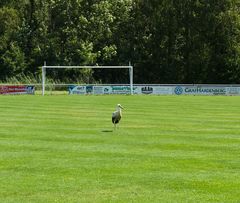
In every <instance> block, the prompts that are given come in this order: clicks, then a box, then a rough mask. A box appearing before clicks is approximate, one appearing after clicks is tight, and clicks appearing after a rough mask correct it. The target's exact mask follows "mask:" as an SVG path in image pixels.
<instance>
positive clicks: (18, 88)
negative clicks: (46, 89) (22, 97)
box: [0, 85, 35, 94]
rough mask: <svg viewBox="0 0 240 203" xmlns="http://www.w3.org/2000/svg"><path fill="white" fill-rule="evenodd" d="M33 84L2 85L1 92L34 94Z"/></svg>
mask: <svg viewBox="0 0 240 203" xmlns="http://www.w3.org/2000/svg"><path fill="white" fill-rule="evenodd" d="M34 92H35V87H34V86H32V85H28V86H26V85H0V94H34Z"/></svg>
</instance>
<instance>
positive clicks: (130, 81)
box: [42, 63, 133, 96]
mask: <svg viewBox="0 0 240 203" xmlns="http://www.w3.org/2000/svg"><path fill="white" fill-rule="evenodd" d="M50 68H52V69H58V68H59V69H60V68H65V69H71V68H90V69H107V68H108V69H121V68H124V69H129V84H130V92H131V95H133V66H131V65H129V66H47V65H46V63H44V66H42V95H43V96H44V95H45V81H46V69H50Z"/></svg>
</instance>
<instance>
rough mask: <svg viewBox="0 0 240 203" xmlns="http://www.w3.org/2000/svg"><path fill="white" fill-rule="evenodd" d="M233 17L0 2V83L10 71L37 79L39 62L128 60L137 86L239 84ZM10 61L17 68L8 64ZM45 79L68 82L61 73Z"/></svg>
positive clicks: (223, 12) (175, 9) (79, 3)
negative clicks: (30, 75)
mask: <svg viewBox="0 0 240 203" xmlns="http://www.w3.org/2000/svg"><path fill="white" fill-rule="evenodd" d="M239 13H240V4H239V2H238V1H236V0H220V1H217V2H216V1H211V0H206V1H200V0H174V1H173V0H163V1H159V0H151V1H143V0H121V1H119V0H112V1H109V0H99V1H89V0H61V1H60V0H51V1H48V0H29V1H27V0H21V1H18V2H16V1H12V0H11V1H5V0H4V1H1V3H0V56H1V58H0V73H1V74H0V75H1V77H0V79H1V80H3V79H4V78H7V77H11V74H15V72H16V69H19V71H20V72H21V71H22V72H23V73H25V74H29V73H33V74H36V73H37V72H38V71H39V70H38V68H39V66H41V65H42V64H43V62H44V61H47V64H49V65H94V64H96V63H97V64H100V65H101V64H104V65H110V64H117V65H123V64H124V65H126V64H128V62H129V61H131V62H132V64H133V65H134V67H135V71H134V72H135V78H134V81H135V82H137V83H239V82H240V79H239V78H240V67H239V66H240V65H239V61H240V43H239V42H240V14H239ZM11 44H14V48H13V47H11V46H12V45H11ZM14 55H16V56H17V57H18V58H17V59H16V62H13V61H12V62H10V61H11V60H13V57H14ZM22 60H23V61H22ZM17 66H18V67H17ZM23 66H24V67H23ZM7 69H9V70H8V71H6V70H7ZM13 70H14V71H13ZM16 73H17V72H16ZM93 74H94V75H93ZM64 75H66V76H64ZM125 75H126V74H125V73H123V74H119V73H118V72H116V74H114V72H113V71H110V72H109V73H108V74H103V73H100V72H96V73H93V72H92V76H91V77H93V76H94V77H95V80H99V79H100V78H101V79H103V81H105V82H106V81H107V82H110V83H111V82H115V81H116V80H123V78H125V77H126V76H125ZM52 77H57V78H55V79H60V80H67V78H66V77H69V76H68V74H67V71H66V74H57V73H54V74H52ZM68 79H71V78H68Z"/></svg>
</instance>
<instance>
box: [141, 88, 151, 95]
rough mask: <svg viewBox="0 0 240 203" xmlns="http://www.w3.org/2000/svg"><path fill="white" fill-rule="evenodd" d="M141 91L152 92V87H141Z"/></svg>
mask: <svg viewBox="0 0 240 203" xmlns="http://www.w3.org/2000/svg"><path fill="white" fill-rule="evenodd" d="M142 93H143V94H152V93H153V88H152V87H142Z"/></svg>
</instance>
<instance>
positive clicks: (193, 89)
mask: <svg viewBox="0 0 240 203" xmlns="http://www.w3.org/2000/svg"><path fill="white" fill-rule="evenodd" d="M174 93H175V94H176V95H181V94H184V95H226V94H227V91H226V87H211V86H176V87H175V88H174Z"/></svg>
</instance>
